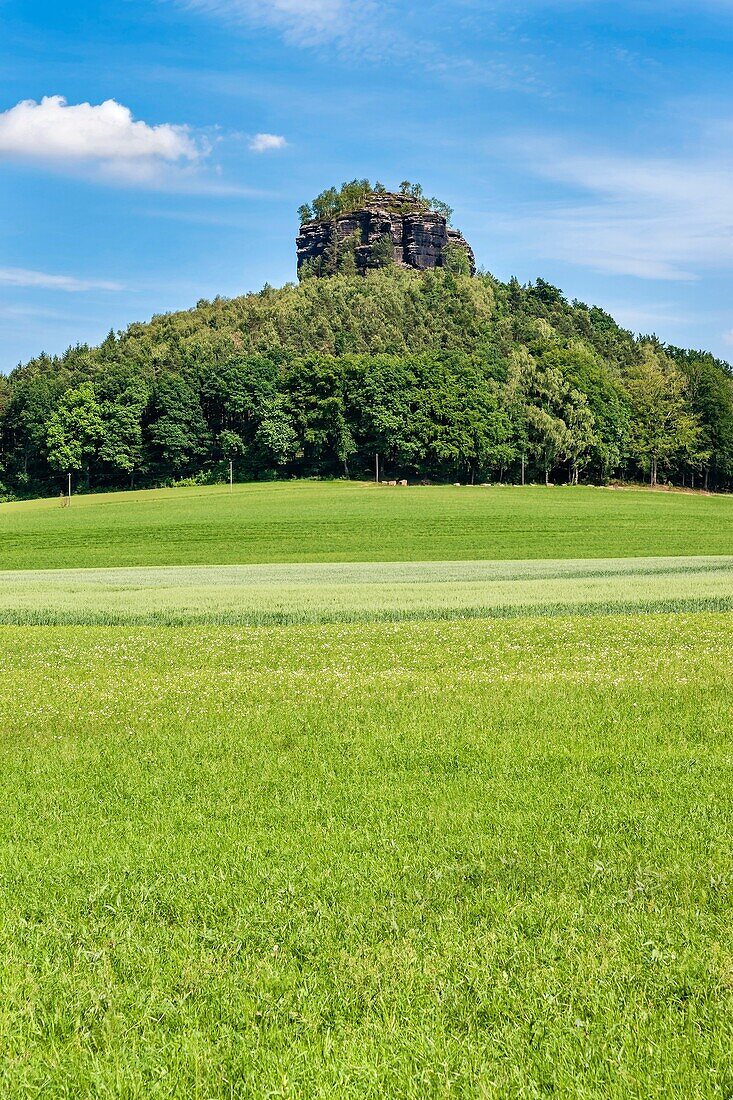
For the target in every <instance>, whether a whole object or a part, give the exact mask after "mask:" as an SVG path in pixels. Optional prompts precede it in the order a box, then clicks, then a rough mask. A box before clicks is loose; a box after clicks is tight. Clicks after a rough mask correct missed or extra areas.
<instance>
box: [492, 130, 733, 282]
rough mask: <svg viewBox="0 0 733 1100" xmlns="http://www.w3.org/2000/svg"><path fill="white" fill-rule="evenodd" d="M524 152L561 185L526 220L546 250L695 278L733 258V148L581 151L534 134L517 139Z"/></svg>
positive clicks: (620, 269)
mask: <svg viewBox="0 0 733 1100" xmlns="http://www.w3.org/2000/svg"><path fill="white" fill-rule="evenodd" d="M517 153H519V156H520V158H521V159H522V160H524V161H525V164H526V166H527V167H528V168H529V169H530V170H531V171H533V172H534V173H535V174H537V175H539V176H541V177H543V178H544V179H546V180H549V181H551V182H552V183H554V184H557V185H559V187H558V189H557V190H556V191H555V192H554V193H553V194H552V195H551V196H550V201H548V202H547V203H545V204H541V205H538V206H536V207H534V208H532V209H530V210H529V211H528V212H527V214H526V216H525V217H523V218H522V219H521V223H520V224H521V229H520V231H521V232H523V233H525V232H526V233H528V234H529V235H531V236H533V237H535V239H536V241H537V246H536V250H537V251H538V253H539V254H541V255H543V256H544V257H548V258H549V257H551V258H555V259H560V260H563V261H567V262H570V263H576V264H582V265H583V266H586V267H589V268H593V269H595V270H597V271H601V272H608V273H613V274H618V275H633V276H637V277H638V278H642V279H660V280H691V279H696V278H699V277H700V273H701V272H702V271H703V270H711V269H715V268H718V267H729V266H730V264H731V261H733V157H732V156H730V155H729V154H728V153H727V152H725V151H723V152H721V153H719V154H716V153H715V151H712V152H710V153H709V154H708V156H707V157H705V158H697V159H695V158H694V157H691V156H689V155H686V156H683V155H680V156H679V157H650V156H628V155H616V154H611V153H608V152H582V153H579V152H576V151H573V150H570V149H568V148H567V147H566V146H564V145H562V144H560V143H553V142H548V141H546V140H534V141H524V142H522V144H521V146H515V147H514V155H517ZM568 191H569V192H570V195H571V197H570V198H568V197H567V195H568ZM513 224H514V227H515V228H516V219H513Z"/></svg>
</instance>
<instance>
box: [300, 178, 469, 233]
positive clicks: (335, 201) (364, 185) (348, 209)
mask: <svg viewBox="0 0 733 1100" xmlns="http://www.w3.org/2000/svg"><path fill="white" fill-rule="evenodd" d="M370 202H380V203H383V204H384V206H385V207H386V208H387V209H388V210H394V211H395V212H396V213H406V212H407V210H414V208H415V207H416V206H417V207H418V208H419V209H421V210H434V211H435V212H436V213H437V214H442V215H443V217H444V218H445V220H446V221H447V222H448V223H450V220H451V218H452V217H453V210H452V209H451V207H450V206H448V205H447V203H444V202H441V200H440V199H435V198H432V199H431V198H428V197H427V196H426V195H425V194H424V192H423V189H422V185H421V184H419V183H410V181H409V180H403V181H402V183H401V184H400V189H399V191H388V190H387V188H386V187H385V186H384V184H383V183H380V182H379V181H377V182H376V183H375V184H374V186H372V184H371V183H370V181H369V180H366V179H365V180H351V182H350V183H342V184H341V187H340V188H339V189H338V190H337V189H336V188H335V187H329V188H327V190H325V191H321V193H320V195H316V197H315V198H314V199H313V201H312V202H311V203H303V205H302V206H300V207H299V208H298V215H299V216H300V220H301V223H303V222H310V221H317V222H324V221H329V220H330V219H331V218H336V217H338V215H339V214H351V213H353V211H355V210H361V209H362V208H363V207H364V206H365V205H366V204H367V203H370Z"/></svg>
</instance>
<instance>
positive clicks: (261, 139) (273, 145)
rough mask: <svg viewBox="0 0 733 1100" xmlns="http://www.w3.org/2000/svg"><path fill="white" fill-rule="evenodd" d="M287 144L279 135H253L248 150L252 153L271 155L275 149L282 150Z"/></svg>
mask: <svg viewBox="0 0 733 1100" xmlns="http://www.w3.org/2000/svg"><path fill="white" fill-rule="evenodd" d="M287 144H288V143H287V141H286V140H285V138H284V137H282V136H281V135H280V134H255V136H254V137H253V138H252V140H251V141H250V143H249V148H250V150H251V151H252V152H253V153H272V152H275V150H277V149H284V148H285V146H286V145H287Z"/></svg>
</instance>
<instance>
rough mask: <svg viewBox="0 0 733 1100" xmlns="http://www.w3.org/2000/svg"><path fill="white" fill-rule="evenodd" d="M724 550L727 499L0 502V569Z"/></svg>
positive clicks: (305, 491)
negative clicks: (69, 504)
mask: <svg viewBox="0 0 733 1100" xmlns="http://www.w3.org/2000/svg"><path fill="white" fill-rule="evenodd" d="M731 553H733V496H730V497H729V496H703V495H699V494H684V493H664V492H658V493H652V492H647V491H645V490H643V489H636V490H627V489H602V488H598V489H596V488H589V487H584V486H579V487H568V486H563V487H560V486H558V487H556V488H550V489H546V488H544V487H534V486H527V487H525V488H515V487H512V486H494V487H491V488H489V487H483V486H468V485H466V486H461V487H454V486H410V487H409V488H401V487H397V488H391V487H388V486H376V485H369V484H364V483H361V482H330V483H329V482H302V481H301V482H297V481H295V482H275V483H266V482H265V483H258V484H250V485H235V486H234V492H233V493H231V494H230V493H229V490H228V487H227V486H210V487H206V488H192V489H153V490H148V491H145V492H136V493H107V494H100V495H96V496H94V495H90V496H75V497H72V503H71V507H70V508H61V507H60V506H59V499H55V500H33V501H25V502H22V503H16V504H0V569H59V568H84V567H91V568H106V567H111V566H132V565H143V566H148V565H231V564H236V565H243V564H247V563H257V562H259V563H271V562H369V561H460V560H463V561H470V560H474V561H491V560H522V559H527V558H533V559H537V558H549V559H554V558H617V557H660V556H677V555H682V556H688V555H697V554H704V555H720V554H731Z"/></svg>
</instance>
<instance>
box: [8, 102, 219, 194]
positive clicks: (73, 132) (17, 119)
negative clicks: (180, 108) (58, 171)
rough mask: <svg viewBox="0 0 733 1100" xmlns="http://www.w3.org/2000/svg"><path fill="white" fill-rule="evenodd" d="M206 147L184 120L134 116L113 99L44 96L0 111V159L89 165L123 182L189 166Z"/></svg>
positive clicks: (148, 178) (145, 179)
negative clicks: (74, 99)
mask: <svg viewBox="0 0 733 1100" xmlns="http://www.w3.org/2000/svg"><path fill="white" fill-rule="evenodd" d="M208 151H209V149H208V146H207V145H205V144H204V143H201V142H197V141H195V140H194V138H193V137H192V136H191V134H190V132H189V130H188V129H187V128H186V127H185V126H173V125H171V124H170V123H161V124H160V125H157V126H150V125H148V123H146V122H141V121H136V120H135V119H134V118H133V116H132V112H131V111H130V109H129V108H128V107H124V106H123V105H122V104H121V103H117V102H116V101H115V100H114V99H108V100H105V102H104V103H100V104H97V105H93V104H91V103H77V104H68V103H67V102H66V100H65V99H64V97H63V96H58V95H56V96H45V97H44V98H43V99H42V100H41V102H40V103H37V102H35V100H32V99H26V100H23V101H22V102H20V103H18V104H16V106H15V107H11V108H10V109H9V110H7V111H5V112H2V113H0V160H3V159H4V160H19V161H41V162H44V163H46V164H49V165H52V166H56V167H61V168H66V169H69V168H73V167H76V166H85V167H87V168H88V167H90V166H91V167H93V168H94V169H96V170H97V171H98V172H99V173H100V174H102V175H104V176H108V177H111V178H117V179H119V180H121V181H122V182H143V183H145V182H148V183H151V182H155V180H156V179H157V178H159V177H160V175H161V172H165V171H166V170H167V171H169V172H170V170H171V169H173V168H175V169H176V170H177V171H182V170H184V169H186V168H188V169H190V167H191V166H192V165H194V164H195V163H196V162H197V161H199V160H200V158H201V157H203V156H205V155H206V154H207V153H208Z"/></svg>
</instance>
